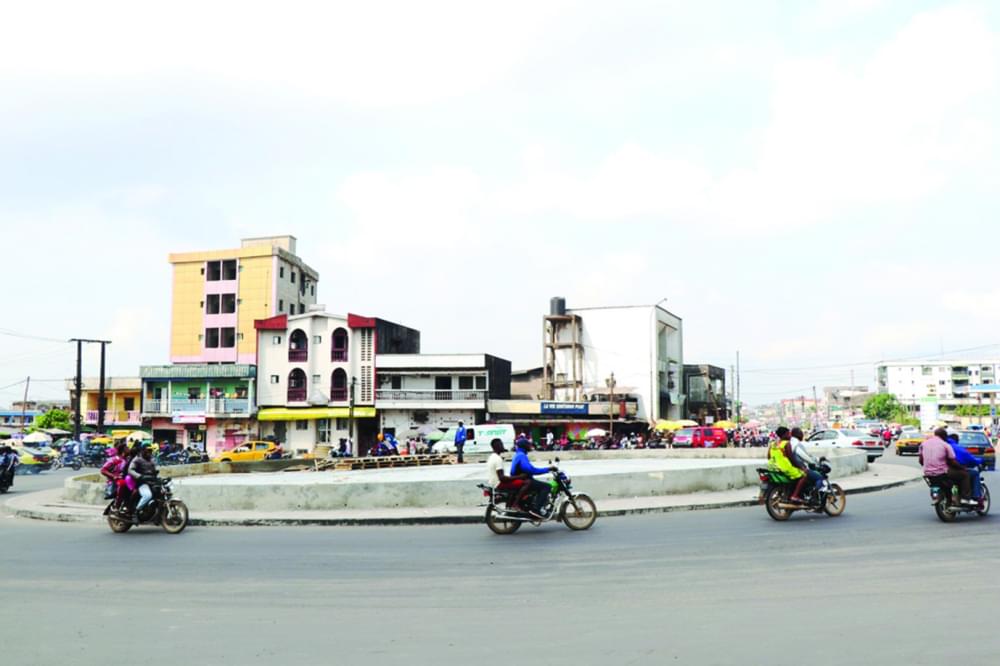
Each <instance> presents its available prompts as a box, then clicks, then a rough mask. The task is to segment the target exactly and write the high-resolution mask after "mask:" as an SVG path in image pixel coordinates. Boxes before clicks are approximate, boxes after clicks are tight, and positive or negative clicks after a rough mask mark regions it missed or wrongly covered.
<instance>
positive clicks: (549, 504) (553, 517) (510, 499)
mask: <svg viewBox="0 0 1000 666" xmlns="http://www.w3.org/2000/svg"><path fill="white" fill-rule="evenodd" d="M556 462H559V461H558V459H556ZM478 487H479V488H480V489H482V491H483V496H484V497H486V498H488V500H487V503H486V504H485V506H486V526H487V527H489V528H490V530H492V531H493V532H494V533H495V534H513V533H514V532H516V531H518V530H519V529H520V528H521V525H523V524H524V523H532V524H534V525H535V526H536V527H537V526H538V525H541V524H542V523H543V522H549V521H561V522H563V523H565V525H566V527H568V528H570V529H571V530H586V529H590V527H591V525H593V524H594V521H595V520H597V505H596V504H594V500H592V499H590V497H589V496H588V495H585V494H583V493H573V490H572V488H573V486H572V482H571V481H570V479H569V477H568V476H566V474H565V473H564V472H561V471H559V470H558V469H556V470H555V471H554V472H553V473H552V480H551V481H549V496H548V498H547V500H546V502H545V506H544V507H543V508H542V513H541V516H542V518H541V519H540V520H539V519H538V518H536V517H534V516H532V515H531V514H530V513H528V512H527V511H525V510H523V509H521V508H520V507H518V506H514V505H513V503H514V498H515V497H516V496H517V493H518V490H517V489H511V490H500V489H497V488H491V487H490V486H488V485H486V484H485V483H480V484H479V485H478Z"/></svg>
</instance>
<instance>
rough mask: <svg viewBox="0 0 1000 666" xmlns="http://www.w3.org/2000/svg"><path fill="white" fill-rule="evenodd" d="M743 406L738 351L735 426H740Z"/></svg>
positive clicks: (738, 354)
mask: <svg viewBox="0 0 1000 666" xmlns="http://www.w3.org/2000/svg"><path fill="white" fill-rule="evenodd" d="M742 412H743V405H742V404H741V403H740V350H739V349H737V350H736V424H737V425H739V424H740V415H741V414H742Z"/></svg>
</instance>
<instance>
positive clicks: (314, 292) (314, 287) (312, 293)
mask: <svg viewBox="0 0 1000 666" xmlns="http://www.w3.org/2000/svg"><path fill="white" fill-rule="evenodd" d="M309 295H310V296H315V295H316V285H313V286H311V287H309Z"/></svg>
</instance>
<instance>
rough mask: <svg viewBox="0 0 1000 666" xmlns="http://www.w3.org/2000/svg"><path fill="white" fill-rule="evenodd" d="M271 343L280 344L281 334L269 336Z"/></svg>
mask: <svg viewBox="0 0 1000 666" xmlns="http://www.w3.org/2000/svg"><path fill="white" fill-rule="evenodd" d="M271 344H272V345H280V344H281V336H280V335H275V336H273V337H272V338H271Z"/></svg>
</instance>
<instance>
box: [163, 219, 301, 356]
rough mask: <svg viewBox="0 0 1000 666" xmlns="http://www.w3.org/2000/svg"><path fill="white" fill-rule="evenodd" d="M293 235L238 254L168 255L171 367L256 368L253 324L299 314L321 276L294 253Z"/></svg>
mask: <svg viewBox="0 0 1000 666" xmlns="http://www.w3.org/2000/svg"><path fill="white" fill-rule="evenodd" d="M295 245H296V241H295V237H294V236H274V237H266V238H247V239H244V240H243V241H242V243H241V246H240V247H239V248H235V249H230V250H207V251H202V252H184V253H178V254H171V255H170V263H171V264H172V266H173V307H172V316H173V320H172V324H171V329H170V361H171V362H172V363H255V362H256V352H257V335H256V333H255V331H254V324H253V323H254V321H255V320H257V319H264V318H267V317H272V316H275V315H278V314H283V313H284V314H288V315H294V314H302V313H304V312H305V311H306V308H308V307H309V305H311V304H313V303H315V302H316V284H317V282H318V281H319V274H318V273H317V272H316V271H315V270H313V269H312V268H310V267H309V266H307V265H306V264H305V263H304V262H303V261H302V260H301V259H300V258H299V257H298V256H297V255H296V254H295V252H296V247H295Z"/></svg>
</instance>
